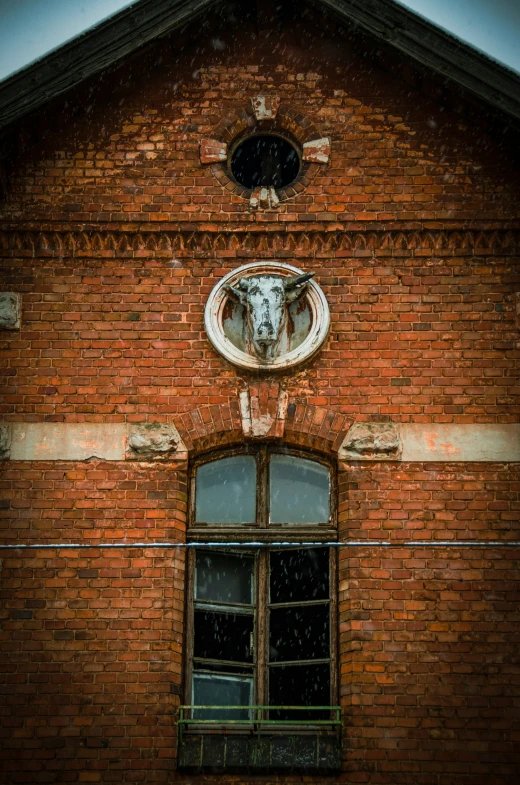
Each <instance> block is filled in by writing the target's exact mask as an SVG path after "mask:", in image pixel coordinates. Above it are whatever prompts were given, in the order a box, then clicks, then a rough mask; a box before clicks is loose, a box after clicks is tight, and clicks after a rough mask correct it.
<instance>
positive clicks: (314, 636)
mask: <svg viewBox="0 0 520 785" xmlns="http://www.w3.org/2000/svg"><path fill="white" fill-rule="evenodd" d="M328 656H329V604H328V603H324V604H323V605H300V606H296V607H294V606H292V607H290V608H276V609H272V610H271V612H270V617H269V659H270V661H271V662H282V661H288V660H322V659H326V658H327V657H328Z"/></svg>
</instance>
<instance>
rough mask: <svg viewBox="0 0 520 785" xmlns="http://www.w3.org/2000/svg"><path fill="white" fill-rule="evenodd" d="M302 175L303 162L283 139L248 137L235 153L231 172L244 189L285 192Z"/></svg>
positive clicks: (265, 136) (260, 136) (259, 136)
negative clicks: (301, 164)
mask: <svg viewBox="0 0 520 785" xmlns="http://www.w3.org/2000/svg"><path fill="white" fill-rule="evenodd" d="M299 171H300V158H299V155H298V153H297V151H296V149H295V148H294V147H293V145H292V144H291V143H290V142H288V141H287V139H284V138H283V137H281V136H274V135H268V134H262V135H258V136H249V137H248V138H247V139H244V141H243V142H241V143H240V144H239V145H238V146H237V148H236V149H235V151H234V153H233V156H232V158H231V172H232V174H233V177H234V178H235V180H236V181H237V182H238V183H240V185H243V186H244V187H245V188H250V189H251V190H252V189H253V188H257V187H265V188H269V187H271V186H272V187H273V188H275V189H278V188H285V186H287V185H290V184H291V183H292V182H293V181H294V180H295V179H296V178H297V177H298V173H299Z"/></svg>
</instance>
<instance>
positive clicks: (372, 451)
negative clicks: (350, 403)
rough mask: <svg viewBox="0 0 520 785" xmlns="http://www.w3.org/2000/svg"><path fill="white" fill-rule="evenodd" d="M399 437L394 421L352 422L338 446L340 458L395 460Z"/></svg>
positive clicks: (398, 447)
mask: <svg viewBox="0 0 520 785" xmlns="http://www.w3.org/2000/svg"><path fill="white" fill-rule="evenodd" d="M401 449H402V447H401V438H400V435H399V429H398V427H397V425H395V423H354V425H352V427H351V428H350V429H349V431H348V433H347V435H346V436H345V439H344V441H343V444H342V445H341V447H340V448H339V453H338V457H339V459H340V460H350V461H397V460H399V459H400V457H401Z"/></svg>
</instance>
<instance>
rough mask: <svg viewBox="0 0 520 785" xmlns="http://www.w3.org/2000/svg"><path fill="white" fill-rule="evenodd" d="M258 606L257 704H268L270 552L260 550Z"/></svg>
mask: <svg viewBox="0 0 520 785" xmlns="http://www.w3.org/2000/svg"><path fill="white" fill-rule="evenodd" d="M257 570H258V580H257V604H256V652H255V654H256V656H255V659H256V703H257V705H259V706H265V705H266V704H267V695H268V691H267V676H268V674H267V644H268V640H267V637H268V629H267V606H268V600H269V597H268V594H269V573H268V552H267V550H264V549H262V550H260V552H259V554H258V560H257Z"/></svg>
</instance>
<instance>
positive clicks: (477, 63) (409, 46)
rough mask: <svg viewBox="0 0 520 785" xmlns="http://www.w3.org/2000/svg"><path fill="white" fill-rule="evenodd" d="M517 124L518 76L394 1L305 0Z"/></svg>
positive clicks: (518, 113)
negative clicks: (449, 81)
mask: <svg viewBox="0 0 520 785" xmlns="http://www.w3.org/2000/svg"><path fill="white" fill-rule="evenodd" d="M310 2H311V3H312V4H313V5H317V6H325V7H326V8H327V9H328V10H329V11H330V12H331V13H332V14H333V15H334V16H335V17H336V18H337V19H339V20H340V21H349V22H355V23H357V24H358V25H359V26H360V27H362V28H363V29H364V30H366V31H367V32H369V33H372V35H374V36H376V37H377V38H379V39H381V40H383V41H386V42H387V43H388V44H390V45H391V46H394V47H395V48H396V49H399V50H400V51H401V52H403V53H405V54H407V55H409V56H410V57H412V58H413V59H414V60H416V61H418V62H419V63H421V64H422V65H425V66H427V67H428V68H430V69H431V70H433V71H435V72H436V73H438V74H441V75H443V76H446V77H447V78H449V79H451V80H452V81H454V82H456V83H457V84H459V85H461V86H462V87H465V88H466V89H467V90H469V91H470V92H471V93H473V94H474V95H477V96H479V97H480V98H482V99H483V100H484V101H486V102H487V103H488V104H490V105H491V106H493V107H495V108H497V109H501V110H502V111H503V112H506V113H507V114H509V115H511V116H512V117H515V118H516V119H520V74H517V73H516V72H515V71H512V70H510V69H509V68H507V67H506V66H505V65H502V64H501V63H499V62H498V61H496V60H493V59H492V58H490V57H488V56H487V55H485V54H484V53H482V52H481V50H479V49H475V48H473V47H472V46H471V45H470V44H467V43H465V42H464V41H462V40H461V39H460V38H456V37H455V36H453V35H451V34H450V33H448V32H446V31H445V30H443V29H442V28H441V27H437V25H435V24H434V23H433V22H429V21H428V20H427V19H425V18H424V17H422V16H420V15H418V14H415V13H414V12H413V11H410V10H408V9H407V8H405V7H404V6H401V5H399V4H397V3H395V2H393V0H385V1H384V2H381V0H310Z"/></svg>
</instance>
